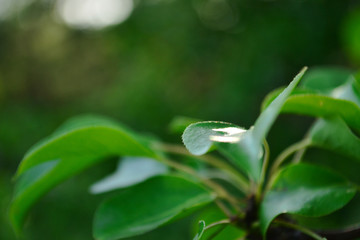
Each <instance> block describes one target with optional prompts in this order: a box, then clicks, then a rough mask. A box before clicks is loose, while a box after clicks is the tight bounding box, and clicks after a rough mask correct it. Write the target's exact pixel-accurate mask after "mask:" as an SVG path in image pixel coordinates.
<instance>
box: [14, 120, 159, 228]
mask: <svg viewBox="0 0 360 240" xmlns="http://www.w3.org/2000/svg"><path fill="white" fill-rule="evenodd" d="M119 155H125V156H146V157H150V158H154V159H156V158H157V155H156V153H155V152H153V151H152V150H151V149H150V148H149V147H148V146H147V145H146V144H145V143H144V142H143V140H141V139H140V138H138V137H137V136H136V135H135V134H133V133H131V132H130V131H129V130H127V129H125V128H124V127H122V126H120V125H119V124H116V123H115V122H113V121H111V120H108V119H105V118H101V117H90V116H85V117H78V118H75V119H72V120H70V121H69V122H68V123H66V124H65V125H64V126H63V127H61V128H60V129H59V130H58V131H56V132H55V133H54V134H53V135H52V136H50V137H49V138H47V139H45V140H43V141H41V142H40V143H38V144H37V145H35V146H34V147H33V148H31V149H30V150H29V152H28V153H27V154H26V155H25V157H24V159H23V160H22V162H21V164H20V166H19V168H18V171H17V174H16V177H17V179H18V184H17V187H16V194H15V196H14V198H13V200H12V203H11V206H10V218H11V222H12V225H13V226H14V228H15V230H16V231H20V229H21V227H22V225H23V223H24V219H25V216H26V214H27V212H28V210H29V209H30V207H31V206H32V205H33V204H34V203H35V202H36V201H37V200H38V199H39V198H40V197H41V196H43V195H44V194H45V193H47V192H48V191H49V190H51V189H52V188H53V187H55V186H56V185H58V184H59V183H61V182H63V181H64V180H66V179H68V178H69V177H71V176H73V175H76V174H78V173H79V172H81V171H83V170H85V169H87V168H89V167H90V166H92V165H94V164H96V163H98V162H100V161H102V160H103V159H105V158H107V157H109V156H119ZM25 183H26V184H25Z"/></svg>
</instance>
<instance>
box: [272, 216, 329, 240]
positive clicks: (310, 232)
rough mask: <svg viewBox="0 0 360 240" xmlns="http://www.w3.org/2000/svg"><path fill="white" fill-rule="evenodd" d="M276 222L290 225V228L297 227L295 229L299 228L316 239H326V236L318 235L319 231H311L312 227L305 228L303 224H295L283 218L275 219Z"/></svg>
mask: <svg viewBox="0 0 360 240" xmlns="http://www.w3.org/2000/svg"><path fill="white" fill-rule="evenodd" d="M274 222H275V223H277V224H279V225H282V226H284V227H288V228H292V229H295V230H298V231H300V232H302V233H304V234H306V235H308V236H310V237H312V238H313V239H316V240H326V238H323V237H321V236H320V235H318V234H317V233H315V232H313V231H311V230H310V229H308V228H305V227H303V226H300V225H296V224H293V223H289V222H284V221H281V220H275V221H274Z"/></svg>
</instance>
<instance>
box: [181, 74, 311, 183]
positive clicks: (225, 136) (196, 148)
mask: <svg viewBox="0 0 360 240" xmlns="http://www.w3.org/2000/svg"><path fill="white" fill-rule="evenodd" d="M306 69H307V68H304V69H302V70H301V72H300V73H299V74H297V75H296V77H295V78H294V80H293V81H292V82H291V83H290V84H289V86H288V87H287V88H285V89H284V90H283V91H282V92H281V93H280V94H279V95H278V96H277V97H276V98H275V99H274V100H273V101H272V102H271V103H270V104H269V106H268V107H267V108H266V109H265V110H264V111H263V112H262V113H261V114H260V116H259V117H258V119H257V120H256V122H255V124H254V127H252V128H250V129H249V130H248V131H245V130H244V129H242V128H239V127H237V126H235V125H232V124H229V123H222V122H200V123H195V124H192V125H190V126H189V127H188V128H186V130H185V132H184V134H183V141H184V144H185V146H186V148H187V149H188V150H189V151H190V152H191V153H193V154H195V155H201V154H204V153H206V152H207V151H208V150H209V149H210V148H211V146H212V144H213V142H218V143H217V144H216V145H217V146H218V148H219V151H220V152H222V154H224V155H225V156H227V157H228V158H229V159H230V160H232V161H233V162H234V164H236V165H237V166H238V167H239V168H240V169H242V170H244V171H245V172H246V173H248V174H249V176H250V178H252V179H254V180H255V181H258V180H259V178H260V173H261V165H262V162H261V157H262V143H263V141H264V139H265V137H266V135H267V133H268V132H269V130H270V128H271V126H272V125H273V123H274V121H275V120H276V117H277V116H278V115H279V113H280V110H281V108H282V106H283V104H284V103H285V101H286V99H287V98H288V96H289V95H290V94H291V92H292V91H293V90H294V88H295V87H296V85H297V84H298V83H299V81H300V80H301V78H302V76H303V75H304V73H305V71H306Z"/></svg>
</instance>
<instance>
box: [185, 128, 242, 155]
mask: <svg viewBox="0 0 360 240" xmlns="http://www.w3.org/2000/svg"><path fill="white" fill-rule="evenodd" d="M245 131H246V130H245V129H244V128H241V127H239V126H237V125H235V124H232V123H226V122H214V121H206V122H198V123H194V124H191V125H190V126H188V127H187V128H186V129H185V131H184V133H183V135H182V139H183V142H184V145H185V147H186V148H187V149H188V150H189V152H191V153H192V154H194V155H202V154H205V153H207V152H208V151H209V150H210V149H211V148H212V147H213V144H214V142H219V141H233V142H238V141H239V140H240V137H241V135H242V134H243V133H244V132H245Z"/></svg>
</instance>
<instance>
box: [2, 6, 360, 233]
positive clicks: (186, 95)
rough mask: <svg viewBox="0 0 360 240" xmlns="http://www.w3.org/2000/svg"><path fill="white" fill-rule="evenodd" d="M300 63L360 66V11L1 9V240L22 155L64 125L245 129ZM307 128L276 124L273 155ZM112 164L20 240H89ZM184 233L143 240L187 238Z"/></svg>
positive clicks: (44, 204)
mask: <svg viewBox="0 0 360 240" xmlns="http://www.w3.org/2000/svg"><path fill="white" fill-rule="evenodd" d="M304 65H307V66H309V67H310V68H312V67H315V66H340V67H345V68H349V69H353V70H356V69H357V68H358V67H359V65H360V2H359V1H356V0H341V1H339V0H334V1H331V0H328V1H326V0H288V1H281V0H273V1H272V0H262V1H260V0H38V1H35V0H0V239H4V240H11V239H15V236H14V234H13V232H12V230H11V227H10V226H9V223H8V221H7V208H8V205H9V202H10V200H11V194H12V191H13V187H14V186H13V182H12V181H11V178H12V176H13V174H14V172H15V170H16V167H17V165H18V164H19V162H20V160H21V158H22V156H23V154H24V153H25V152H26V150H27V149H28V148H29V147H30V146H31V145H32V144H34V143H35V142H37V141H38V140H40V139H41V138H43V137H45V136H47V135H48V134H50V133H51V132H52V131H53V130H54V129H55V128H56V127H57V126H59V125H60V124H61V123H62V122H64V121H65V120H66V119H68V118H69V117H71V116H74V115H78V114H83V113H94V114H101V115H106V116H110V117H113V118H116V119H117V120H119V121H121V122H123V123H125V124H126V125H128V126H130V127H131V128H133V129H134V130H136V131H140V132H150V133H154V134H156V135H157V136H160V137H161V138H162V139H164V140H167V141H171V142H180V137H179V136H178V135H172V134H170V133H169V132H168V123H169V122H170V121H171V119H172V118H173V117H174V116H176V115H183V116H189V117H194V118H198V119H204V120H223V121H228V122H234V123H237V124H239V125H240V126H244V127H249V126H251V124H252V122H253V121H254V120H255V119H256V116H257V115H258V113H259V109H260V104H261V101H262V99H263V97H264V96H265V95H266V93H268V92H269V91H271V90H272V89H274V88H276V87H279V86H282V85H285V84H287V83H288V82H289V81H290V80H291V79H292V77H293V76H294V75H295V74H296V73H297V72H298V71H299V70H300V69H301V68H302V67H303V66H304ZM309 122H310V120H309V119H305V118H299V117H293V116H282V117H280V119H279V120H278V121H277V123H276V125H275V127H274V129H273V130H272V132H271V133H270V136H269V138H270V145H271V147H272V148H273V150H272V151H273V152H274V153H276V152H278V151H279V150H281V149H282V148H283V147H284V146H285V145H288V144H289V143H291V142H295V141H296V140H297V139H299V138H301V137H302V135H303V134H304V131H305V129H306V127H307V126H308V123H309ZM115 164H116V161H115V160H114V161H108V162H106V163H103V164H102V165H101V166H100V167H95V168H92V169H90V170H88V171H86V172H84V173H83V174H81V175H80V176H77V177H75V178H73V179H71V180H70V181H67V182H66V183H64V184H62V185H60V186H59V187H57V188H56V189H55V190H54V191H52V192H50V193H49V194H48V195H47V196H46V197H45V198H44V199H43V200H41V201H40V202H39V203H38V204H37V205H36V207H35V209H34V210H33V211H32V212H31V215H30V218H29V221H28V222H27V224H26V227H25V231H24V232H25V234H24V237H23V239H31V240H42V239H53V240H56V239H67V240H72V239H74V240H75V239H77V240H81V239H91V238H92V237H91V224H92V216H93V213H94V210H95V208H96V206H97V204H98V202H99V201H100V200H101V199H102V196H92V195H90V194H89V193H88V186H89V184H91V183H93V182H94V181H95V180H97V179H99V178H101V177H102V176H104V175H106V174H107V173H109V172H111V171H112V170H113V168H114V167H115ZM189 223H190V221H189V219H185V220H183V221H182V222H181V223H180V224H177V225H169V226H166V227H165V228H163V229H160V230H159V231H156V232H154V233H152V234H151V236H147V237H142V238H139V239H163V238H162V237H161V236H163V235H161V234H163V232H164V231H166V232H167V234H170V236H172V237H171V239H173V240H174V239H175V240H176V239H179V240H180V239H190V237H189V236H188V235H187V234H186V233H185V232H186V229H187V228H188V224H189ZM179 232H182V233H183V234H179Z"/></svg>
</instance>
